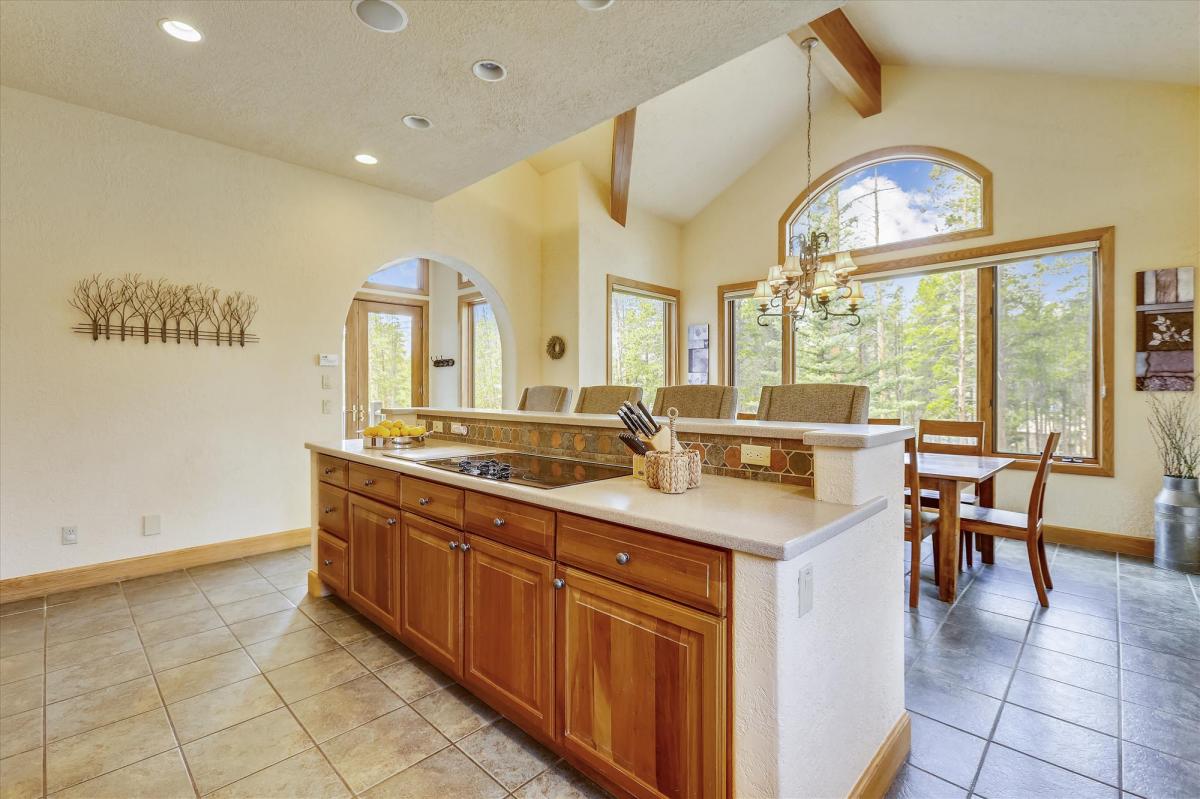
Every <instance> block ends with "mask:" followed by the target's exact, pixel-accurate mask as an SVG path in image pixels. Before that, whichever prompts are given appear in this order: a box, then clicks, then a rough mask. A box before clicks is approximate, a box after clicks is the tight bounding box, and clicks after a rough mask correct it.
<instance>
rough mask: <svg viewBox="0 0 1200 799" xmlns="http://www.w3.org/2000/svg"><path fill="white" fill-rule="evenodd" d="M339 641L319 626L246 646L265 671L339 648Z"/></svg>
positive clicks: (247, 650)
mask: <svg viewBox="0 0 1200 799" xmlns="http://www.w3.org/2000/svg"><path fill="white" fill-rule="evenodd" d="M337 646H338V644H337V641H335V640H333V639H332V638H330V637H329V636H328V635H326V634H325V631H324V630H321V629H320V628H318V627H309V628H307V629H304V630H300V631H298V632H294V633H289V634H287V635H284V636H280V637H279V638H268V639H267V640H266V641H260V642H258V643H257V644H251V645H250V646H248V647H246V652H248V653H249V654H250V657H252V658H254V662H255V663H257V664H258V667H259V668H260V669H262V670H263V671H270V670H271V669H278V668H280V667H281V666H286V665H288V664H289V663H295V662H297V661H300V660H305V659H306V658H310V657H312V656H313V655H319V654H321V653H322V652H328V651H329V650H331V649H337Z"/></svg>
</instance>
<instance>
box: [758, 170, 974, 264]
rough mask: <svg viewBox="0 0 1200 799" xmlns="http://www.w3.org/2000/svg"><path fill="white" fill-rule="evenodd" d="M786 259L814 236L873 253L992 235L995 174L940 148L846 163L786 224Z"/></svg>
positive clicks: (816, 185) (809, 192) (821, 181)
mask: <svg viewBox="0 0 1200 799" xmlns="http://www.w3.org/2000/svg"><path fill="white" fill-rule="evenodd" d="M779 226H780V231H779V232H780V242H779V245H780V246H779V250H780V258H781V259H782V257H783V256H784V255H786V254H788V253H789V252H790V251H791V248H790V246H789V244H790V242H791V241H792V240H793V239H794V238H795V237H797V236H803V237H806V238H807V236H808V234H809V233H810V232H812V231H823V232H824V233H826V234H827V235H828V236H829V251H830V252H837V251H840V250H850V251H851V252H852V253H854V254H855V255H869V254H871V253H877V252H887V251H889V250H897V249H901V248H905V247H919V246H924V245H926V244H933V243H935V242H939V241H953V240H956V239H964V238H970V237H972V236H986V235H989V234H991V232H992V173H991V172H989V171H988V170H987V169H986V168H984V167H983V166H982V165H981V164H978V163H976V162H975V161H973V160H971V159H970V158H967V157H966V156H964V155H960V154H958V153H955V152H951V151H950V150H943V149H941V148H938V147H920V146H906V147H888V148H886V149H883V150H874V151H872V152H869V153H864V154H863V155H860V156H858V157H856V158H852V159H850V160H849V161H846V162H844V163H841V164H838V165H837V166H835V167H834V168H833V169H831V170H829V171H828V172H826V173H825V174H824V175H822V176H821V177H819V178H817V179H816V180H815V181H813V183H812V185H811V186H809V187H808V188H807V189H805V191H804V193H803V194H801V195H800V196H799V197H797V198H796V200H795V201H794V202H793V203H792V204H791V206H789V207H788V209H787V211H786V212H785V213H784V215H783V217H782V218H781V219H780V221H779Z"/></svg>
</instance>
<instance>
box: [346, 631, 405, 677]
mask: <svg viewBox="0 0 1200 799" xmlns="http://www.w3.org/2000/svg"><path fill="white" fill-rule="evenodd" d="M346 651H347V652H349V653H350V654H351V655H354V657H356V658H358V661H359V662H360V663H362V664H363V665H364V666H366V667H367V668H368V669H370V670H371V671H379V670H380V669H382V668H383V667H385V666H390V665H392V664H393V663H399V662H400V661H401V660H409V659H410V658H413V657H416V654H415V653H414V652H413V651H412V650H411V649H409V648H408V647H407V646H405V645H404V644H402V643H400V642H399V641H397V640H396V639H395V638H392V637H391V636H390V635H378V636H376V635H373V636H371V637H370V638H363V639H362V640H360V641H355V642H354V643H352V644H347V645H346Z"/></svg>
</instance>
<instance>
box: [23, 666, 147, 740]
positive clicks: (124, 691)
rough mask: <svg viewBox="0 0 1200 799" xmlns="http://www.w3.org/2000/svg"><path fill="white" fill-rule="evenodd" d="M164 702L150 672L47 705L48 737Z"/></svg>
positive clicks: (67, 735) (89, 727)
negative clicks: (148, 674)
mask: <svg viewBox="0 0 1200 799" xmlns="http://www.w3.org/2000/svg"><path fill="white" fill-rule="evenodd" d="M161 706H162V700H161V699H160V698H159V696H158V686H157V685H155V683H154V678H153V677H150V676H146V677H139V678H137V679H136V680H130V681H129V682H123V683H121V684H120V685H113V686H110V687H108V688H101V689H100V690H99V691H92V692H91V693H86V694H82V695H80V696H76V697H73V698H71V699H65V700H63V701H62V702H55V703H54V704H52V705H47V706H46V741H47V742H52V741H57V740H61V739H63V738H70V737H71V736H72V735H79V734H80V733H83V732H87V731H89V730H94V729H96V728H97V727H103V726H104V725H106V724H112V723H113V722H114V721H120V720H121V719H127V718H129V717H131V716H136V715H139V714H141V713H145V712H147V711H150V710H153V709H154V708H156V707H161Z"/></svg>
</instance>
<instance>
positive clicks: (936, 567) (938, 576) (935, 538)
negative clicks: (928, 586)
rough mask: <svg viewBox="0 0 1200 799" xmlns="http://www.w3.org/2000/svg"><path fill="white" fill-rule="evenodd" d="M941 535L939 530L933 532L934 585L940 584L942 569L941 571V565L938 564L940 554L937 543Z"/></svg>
mask: <svg viewBox="0 0 1200 799" xmlns="http://www.w3.org/2000/svg"><path fill="white" fill-rule="evenodd" d="M941 534H942V533H941V531H940V530H934V531H933V584H934V585H941V584H942V569H941V565H940V563H939V558H938V553H939V552H941V550H940V549H939V548H938V542H939V540H940V536H941Z"/></svg>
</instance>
